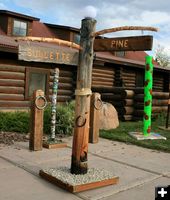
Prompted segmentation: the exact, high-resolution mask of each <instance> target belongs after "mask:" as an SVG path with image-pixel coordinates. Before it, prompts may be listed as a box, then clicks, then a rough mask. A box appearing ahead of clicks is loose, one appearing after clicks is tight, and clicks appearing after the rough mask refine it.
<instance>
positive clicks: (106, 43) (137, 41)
mask: <svg viewBox="0 0 170 200" xmlns="http://www.w3.org/2000/svg"><path fill="white" fill-rule="evenodd" d="M152 44H153V36H149V35H148V36H135V37H119V38H107V39H95V40H94V51H146V50H151V49H152Z"/></svg>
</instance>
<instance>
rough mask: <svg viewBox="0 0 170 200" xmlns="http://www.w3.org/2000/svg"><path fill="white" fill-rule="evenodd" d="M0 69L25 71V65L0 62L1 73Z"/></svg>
mask: <svg viewBox="0 0 170 200" xmlns="http://www.w3.org/2000/svg"><path fill="white" fill-rule="evenodd" d="M1 71H9V72H23V73H25V67H24V66H16V65H4V64H0V73H1Z"/></svg>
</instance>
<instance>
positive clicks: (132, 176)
mask: <svg viewBox="0 0 170 200" xmlns="http://www.w3.org/2000/svg"><path fill="white" fill-rule="evenodd" d="M90 167H97V168H101V169H102V168H103V169H105V170H107V171H110V172H111V173H113V174H114V175H115V176H118V177H119V183H118V184H116V185H112V186H106V187H102V188H99V189H93V190H90V191H86V192H81V193H79V196H80V197H82V198H89V199H94V200H95V199H100V198H104V197H107V196H110V195H112V194H114V193H118V192H120V191H124V190H126V189H129V188H133V187H135V186H138V185H141V184H143V183H145V182H149V181H151V180H154V179H157V178H159V177H160V175H155V174H152V173H149V172H146V171H143V170H139V169H136V168H133V167H130V166H126V165H122V164H119V163H117V162H113V161H109V160H107V162H106V160H104V159H102V158H98V157H95V156H90V155H89V168H90Z"/></svg>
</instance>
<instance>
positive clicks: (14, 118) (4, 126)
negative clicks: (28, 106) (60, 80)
mask: <svg viewBox="0 0 170 200" xmlns="http://www.w3.org/2000/svg"><path fill="white" fill-rule="evenodd" d="M74 107H75V106H74V102H70V103H66V104H63V105H57V113H56V121H57V124H56V135H57V134H65V135H71V134H72V132H73V125H74ZM29 126H30V113H28V112H19V111H18V112H6V113H5V112H0V131H6V132H19V133H28V132H29ZM50 126H51V107H50V106H48V107H47V108H46V109H45V111H44V133H46V134H50Z"/></svg>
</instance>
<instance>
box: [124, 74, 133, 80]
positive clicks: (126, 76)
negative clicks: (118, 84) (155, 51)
mask: <svg viewBox="0 0 170 200" xmlns="http://www.w3.org/2000/svg"><path fill="white" fill-rule="evenodd" d="M121 77H122V78H123V79H126V78H129V79H131V78H132V79H134V80H135V79H136V76H135V74H121Z"/></svg>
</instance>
